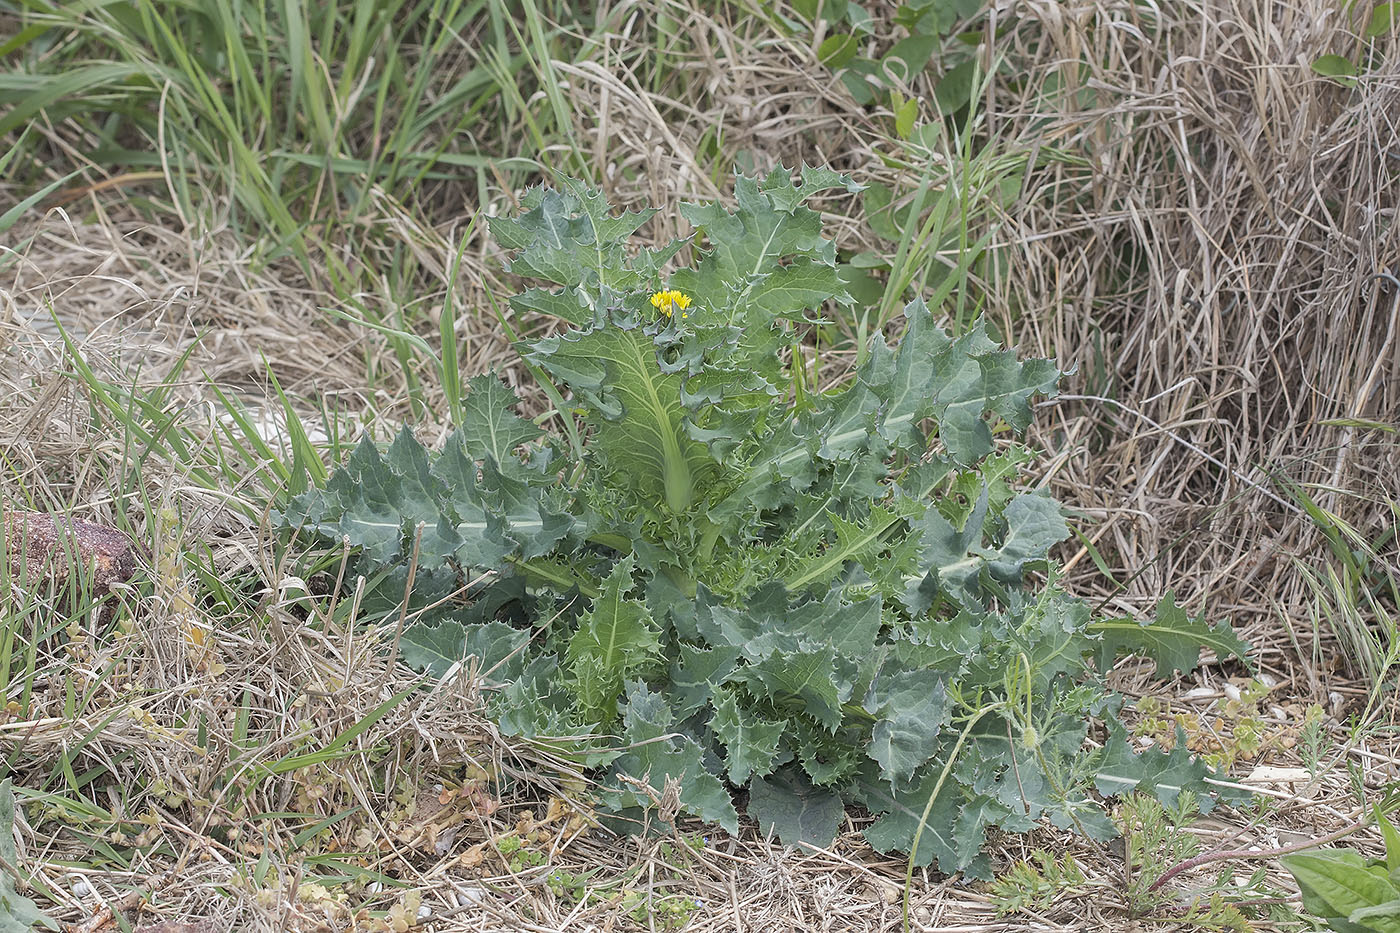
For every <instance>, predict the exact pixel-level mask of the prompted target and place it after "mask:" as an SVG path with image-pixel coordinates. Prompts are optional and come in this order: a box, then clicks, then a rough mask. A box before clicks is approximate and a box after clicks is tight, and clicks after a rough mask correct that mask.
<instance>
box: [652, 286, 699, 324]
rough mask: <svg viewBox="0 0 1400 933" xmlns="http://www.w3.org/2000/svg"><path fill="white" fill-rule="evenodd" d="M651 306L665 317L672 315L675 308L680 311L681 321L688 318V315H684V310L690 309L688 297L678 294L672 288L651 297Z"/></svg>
mask: <svg viewBox="0 0 1400 933" xmlns="http://www.w3.org/2000/svg"><path fill="white" fill-rule="evenodd" d="M651 306H652V307H653V308H655V309H656V310H658V311H660V312H661V313H662V314H664V315H666V316H667V317H671V316H672V315H674V314H675V313H676V309H677V308H679V309H680V312H681V320H685V319H686V318H688V317H690V315H689V314H686V313H685V309H686V308H689V307H690V296H689V295H686V294H684V293H683V292H678V291H676V290H675V289H674V288H672V289H669V290H667V291H664V292H657V293H656V294H655V295H652V296H651Z"/></svg>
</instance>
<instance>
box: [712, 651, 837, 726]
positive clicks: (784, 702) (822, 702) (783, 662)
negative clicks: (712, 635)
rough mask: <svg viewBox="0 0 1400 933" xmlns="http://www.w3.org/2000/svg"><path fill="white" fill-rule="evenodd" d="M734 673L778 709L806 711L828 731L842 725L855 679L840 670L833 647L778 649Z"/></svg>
mask: <svg viewBox="0 0 1400 933" xmlns="http://www.w3.org/2000/svg"><path fill="white" fill-rule="evenodd" d="M734 676H735V679H737V680H742V681H743V682H744V683H747V684H748V685H749V688H750V689H751V690H752V691H753V692H754V693H755V694H757V695H758V696H764V697H767V698H769V699H770V700H771V701H772V702H773V704H774V705H775V706H776V707H778V709H780V710H790V711H793V712H800V713H805V714H806V715H808V716H811V717H812V718H813V719H815V720H816V721H817V722H819V723H821V724H822V725H823V726H825V727H826V728H827V730H828V731H832V730H835V729H836V727H837V726H839V725H841V704H842V703H845V702H846V701H847V700H848V699H850V696H851V682H850V680H849V679H848V678H846V677H843V676H842V675H841V674H839V673H838V672H837V668H836V653H835V651H834V650H833V649H832V648H820V649H816V650H812V651H796V652H791V653H788V652H783V651H778V652H774V653H773V654H770V655H769V656H768V657H766V658H764V659H763V660H762V661H760V662H758V663H757V664H750V665H749V666H747V667H744V668H741V669H740V670H739V671H738V672H736V673H735V675H734Z"/></svg>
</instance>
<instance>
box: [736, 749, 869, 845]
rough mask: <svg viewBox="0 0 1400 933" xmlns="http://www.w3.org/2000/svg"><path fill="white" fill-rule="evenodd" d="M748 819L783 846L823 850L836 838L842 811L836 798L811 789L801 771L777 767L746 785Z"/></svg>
mask: <svg viewBox="0 0 1400 933" xmlns="http://www.w3.org/2000/svg"><path fill="white" fill-rule="evenodd" d="M748 813H749V816H751V817H753V818H754V819H755V820H757V821H758V830H759V832H761V833H763V834H764V835H765V836H766V835H768V834H769V833H773V834H774V835H775V836H777V837H778V840H779V841H780V842H782V843H783V845H789V846H795V845H799V844H800V843H803V842H807V843H811V844H812V845H814V846H819V847H821V848H823V849H824V848H826V847H827V846H829V845H831V842H832V840H833V839H835V838H836V833H837V831H838V830H839V829H840V828H841V823H842V821H843V820H844V819H845V818H846V808H845V806H844V805H843V804H842V803H841V797H840V795H838V794H836V793H833V792H832V791H830V790H828V789H826V788H821V787H813V786H812V783H811V782H810V781H808V780H807V778H806V776H804V775H803V774H802V771H801V770H800V769H798V768H794V767H791V766H789V767H784V768H780V769H779V770H778V771H776V772H775V773H773V774H771V775H768V776H767V777H755V778H754V779H753V780H752V781H751V782H750V783H749V806H748Z"/></svg>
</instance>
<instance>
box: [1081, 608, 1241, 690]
mask: <svg viewBox="0 0 1400 933" xmlns="http://www.w3.org/2000/svg"><path fill="white" fill-rule="evenodd" d="M1088 630H1089V631H1090V632H1094V633H1096V634H1098V635H1099V636H1100V641H1099V644H1098V653H1097V655H1096V663H1097V664H1098V666H1099V670H1101V671H1107V670H1108V669H1109V668H1110V667H1112V666H1113V661H1114V660H1115V659H1116V658H1118V657H1120V656H1122V655H1125V654H1132V655H1139V656H1141V657H1144V658H1148V659H1150V660H1151V661H1153V662H1154V663H1155V664H1156V665H1157V673H1158V674H1160V675H1162V676H1164V677H1165V676H1167V675H1169V674H1170V673H1171V672H1172V671H1174V670H1176V671H1181V672H1182V673H1183V674H1185V673H1189V672H1191V671H1194V670H1195V669H1196V665H1197V664H1199V663H1200V659H1201V648H1202V647H1203V646H1204V647H1207V648H1210V649H1211V650H1213V651H1214V652H1215V653H1216V655H1217V656H1218V657H1220V658H1225V657H1236V658H1239V659H1240V660H1245V651H1246V650H1247V649H1248V647H1249V646H1248V645H1246V644H1245V643H1244V642H1242V641H1240V639H1239V638H1238V637H1237V636H1236V635H1235V633H1234V631H1233V630H1232V629H1231V628H1230V623H1229V622H1227V621H1223V620H1222V621H1220V622H1218V623H1216V624H1215V625H1213V626H1212V625H1207V624H1206V622H1205V619H1204V618H1203V617H1201V616H1197V617H1196V618H1194V619H1193V618H1191V617H1190V616H1189V615H1187V614H1186V611H1185V610H1183V609H1182V608H1181V607H1179V606H1178V605H1177V604H1176V594H1174V593H1171V592H1168V593H1167V595H1166V596H1163V597H1162V600H1161V602H1159V603H1158V604H1157V611H1156V613H1155V614H1154V616H1153V617H1152V618H1150V619H1145V620H1143V621H1142V622H1135V621H1133V620H1132V619H1105V620H1103V621H1100V622H1094V623H1092V624H1090V625H1089V626H1088Z"/></svg>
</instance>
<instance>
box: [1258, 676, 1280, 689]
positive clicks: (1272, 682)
mask: <svg viewBox="0 0 1400 933" xmlns="http://www.w3.org/2000/svg"><path fill="white" fill-rule="evenodd" d="M1254 679H1255V680H1257V681H1259V682H1260V683H1261V684H1263V685H1264V686H1266V687H1268V688H1269V689H1270V690H1272V689H1274V688H1275V687H1277V686H1278V678H1276V677H1274V676H1273V675H1272V674H1262V673H1261V674H1256V675H1255V677H1254Z"/></svg>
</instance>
